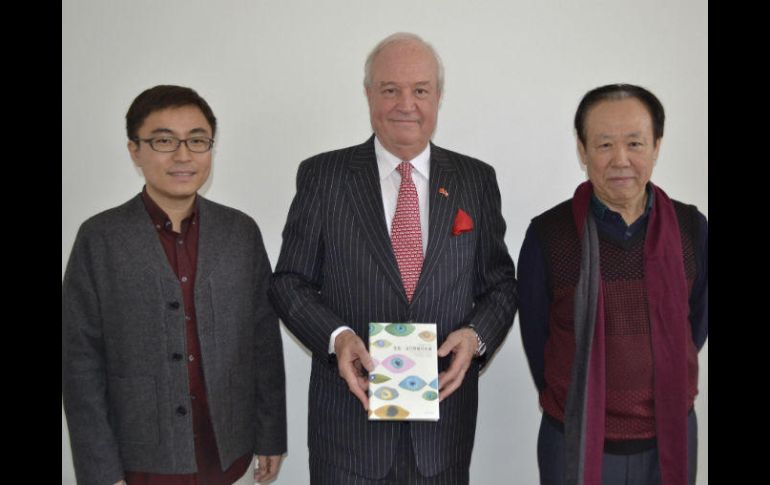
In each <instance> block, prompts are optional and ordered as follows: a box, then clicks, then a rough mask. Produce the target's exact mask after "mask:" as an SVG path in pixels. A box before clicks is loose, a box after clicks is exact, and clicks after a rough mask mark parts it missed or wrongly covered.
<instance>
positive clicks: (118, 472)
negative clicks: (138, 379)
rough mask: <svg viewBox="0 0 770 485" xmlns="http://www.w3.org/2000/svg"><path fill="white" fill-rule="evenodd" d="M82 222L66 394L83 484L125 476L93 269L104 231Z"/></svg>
mask: <svg viewBox="0 0 770 485" xmlns="http://www.w3.org/2000/svg"><path fill="white" fill-rule="evenodd" d="M84 228H85V225H84V226H82V227H81V229H80V231H79V232H78V235H77V238H76V240H75V244H74V247H73V250H72V253H71V255H70V259H69V263H68V264H67V270H66V272H65V274H64V281H63V283H62V398H63V403H64V412H65V414H66V416H67V425H68V428H69V435H70V444H71V447H72V458H73V462H74V466H75V474H76V476H77V481H78V483H79V484H81V485H91V484H93V485H103V484H112V483H115V482H117V481H119V480H121V479H122V478H123V467H122V465H121V461H120V454H119V449H118V443H117V440H116V438H115V435H114V433H113V431H112V428H111V427H110V424H109V421H108V413H107V409H108V404H107V392H106V381H107V377H106V367H105V355H104V342H103V340H102V317H101V313H100V307H99V292H98V288H97V285H96V282H95V278H94V275H93V271H92V270H93V265H94V264H97V261H95V260H97V259H98V258H97V257H96V256H95V254H98V247H97V246H98V243H99V239H98V236H97V235H95V234H93V233H91V234H89V233H88V231H87V230H85V229H84Z"/></svg>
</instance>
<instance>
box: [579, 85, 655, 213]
mask: <svg viewBox="0 0 770 485" xmlns="http://www.w3.org/2000/svg"><path fill="white" fill-rule="evenodd" d="M585 126H586V129H585V133H586V144H585V145H583V143H582V142H581V141H580V140H578V151H579V153H580V158H581V160H582V161H583V163H584V164H585V166H586V169H587V172H588V178H589V179H590V180H591V182H592V183H593V186H594V193H595V194H596V196H597V197H598V198H599V200H601V201H602V202H604V203H605V204H606V205H607V206H608V207H609V208H611V209H613V210H615V211H617V212H620V213H621V214H629V213H632V214H636V215H641V213H642V212H643V208H644V200H645V199H644V196H645V186H646V185H647V182H649V180H650V177H651V176H652V169H653V167H654V165H655V160H657V158H658V152H659V150H660V141H661V139H658V140H657V141H655V139H654V136H653V130H652V118H651V117H650V113H649V111H647V108H645V106H644V104H643V103H642V102H641V101H639V100H638V99H636V98H626V99H621V100H617V101H602V102H600V103H599V104H597V105H596V106H594V107H593V108H591V110H590V111H589V112H588V115H587V116H586V122H585Z"/></svg>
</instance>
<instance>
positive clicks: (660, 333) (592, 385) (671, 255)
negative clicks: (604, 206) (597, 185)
mask: <svg viewBox="0 0 770 485" xmlns="http://www.w3.org/2000/svg"><path fill="white" fill-rule="evenodd" d="M650 185H651V186H652V189H653V190H652V196H653V197H655V199H654V203H653V205H652V211H651V214H650V219H649V221H648V223H647V234H646V236H645V241H644V275H645V278H644V279H645V287H646V289H647V301H648V305H649V316H650V332H651V335H652V353H653V365H654V376H655V378H654V381H655V382H654V388H655V389H654V393H655V427H656V435H657V443H658V457H659V458H658V459H659V463H660V470H661V478H662V483H663V485H681V484H685V483H687V411H688V410H687V383H688V381H687V326H688V325H689V321H688V315H689V304H688V294H687V293H688V291H687V280H686V278H685V271H684V263H683V257H682V240H681V236H680V233H679V222H678V220H677V216H676V211H675V209H674V204H673V202H671V199H669V197H668V195H666V193H665V192H663V190H661V189H660V188H658V187H656V186H655V185H652V183H650ZM592 193H593V186H592V184H591V182H584V183H582V184H580V185H579V186H578V188H577V190H576V191H575V196H574V198H573V200H572V213H573V217H574V220H575V225H576V226H577V231H578V237H581V236H582V234H583V228H584V225H585V221H586V217H587V214H588V211H589V210H590V208H589V206H590V202H591V194H592ZM583 250H586V248H583ZM598 291H599V297H598V302H597V306H598V308H597V309H596V310H597V311H596V326H595V329H594V334H593V343H592V350H591V354H590V357H589V362H588V383H587V386H588V395H587V403H586V416H585V420H586V426H585V433H586V436H585V455H584V456H585V462H584V475H583V478H584V480H585V482H584V483H586V484H599V483H601V476H602V454H603V450H604V431H605V427H604V417H605V390H606V382H605V369H606V367H605V364H606V355H605V352H606V349H605V345H604V310H605V309H604V304H603V302H604V299H603V282H602V283H601V284H599V288H598ZM610 365H612V363H610Z"/></svg>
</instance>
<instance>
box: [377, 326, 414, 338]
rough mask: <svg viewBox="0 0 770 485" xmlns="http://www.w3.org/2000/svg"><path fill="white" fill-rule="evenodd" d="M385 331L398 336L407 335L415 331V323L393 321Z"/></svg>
mask: <svg viewBox="0 0 770 485" xmlns="http://www.w3.org/2000/svg"><path fill="white" fill-rule="evenodd" d="M385 331H386V332H388V333H389V334H391V335H395V336H396V337H406V336H407V335H409V334H410V333H412V332H414V325H412V324H411V323H391V324H390V325H388V326H387V327H385ZM370 335H371V334H370Z"/></svg>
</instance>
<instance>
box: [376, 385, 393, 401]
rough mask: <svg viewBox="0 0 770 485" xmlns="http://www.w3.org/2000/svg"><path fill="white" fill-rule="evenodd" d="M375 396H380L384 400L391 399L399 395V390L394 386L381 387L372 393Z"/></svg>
mask: <svg viewBox="0 0 770 485" xmlns="http://www.w3.org/2000/svg"><path fill="white" fill-rule="evenodd" d="M372 395H373V396H374V397H378V398H380V399H382V400H383V401H390V400H392V399H395V398H397V397H398V391H397V390H395V389H393V388H392V387H384V386H383V387H381V388H379V389H377V390H376V391H374V392H373V393H372Z"/></svg>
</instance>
